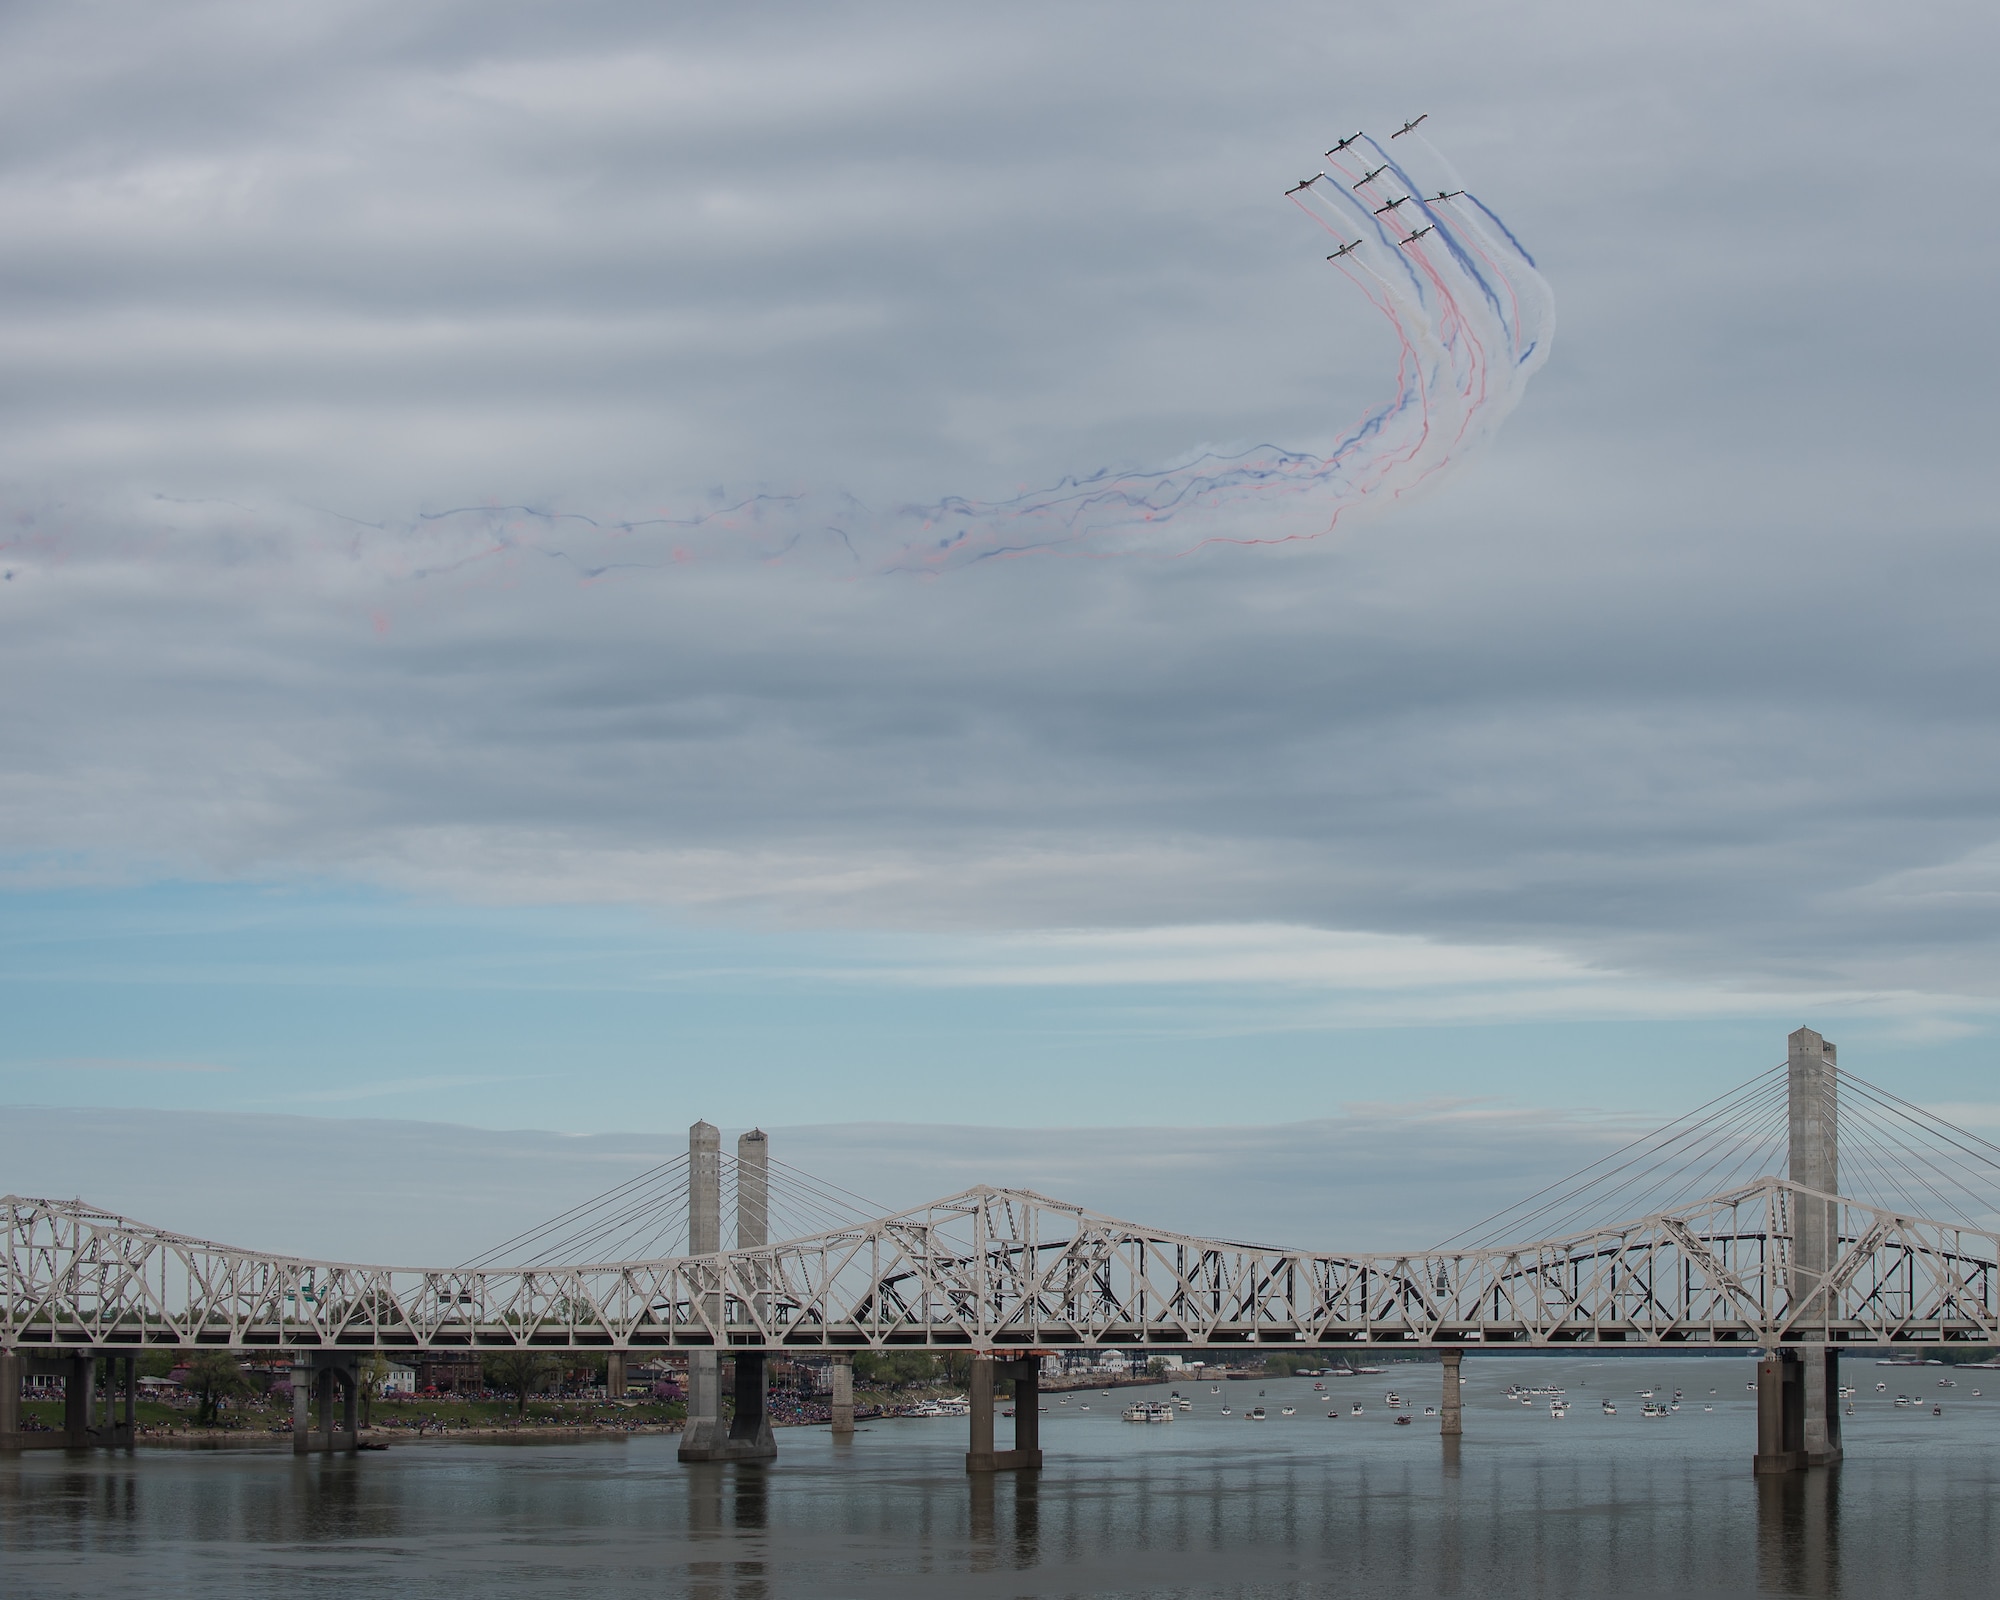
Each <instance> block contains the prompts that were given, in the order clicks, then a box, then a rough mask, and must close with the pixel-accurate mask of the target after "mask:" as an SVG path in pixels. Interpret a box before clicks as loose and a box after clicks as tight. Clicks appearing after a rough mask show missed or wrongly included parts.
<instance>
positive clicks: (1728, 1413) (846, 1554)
mask: <svg viewBox="0 0 2000 1600" xmlns="http://www.w3.org/2000/svg"><path fill="white" fill-rule="evenodd" d="M1466 1372H1467V1375H1468V1381H1467V1384H1466V1390H1465V1398H1466V1438H1465V1440H1464V1442H1463V1444H1462V1445H1461V1446H1460V1447H1459V1449H1458V1451H1457V1452H1456V1454H1455V1456H1453V1455H1448V1454H1447V1451H1446V1446H1445V1445H1444V1443H1443V1441H1441V1440H1440V1439H1439V1438H1438V1436H1437V1432H1436V1422H1435V1419H1430V1420H1428V1421H1427V1420H1425V1419H1423V1418H1422V1417H1421V1416H1420V1417H1419V1420H1418V1421H1417V1423H1416V1425H1415V1426H1413V1427H1407V1428H1398V1427H1395V1426H1393V1425H1392V1423H1391V1421H1390V1417H1391V1413H1390V1412H1389V1411H1388V1410H1387V1409H1386V1408H1385V1407H1384V1406H1383V1404H1382V1396H1383V1393H1384V1391H1385V1389H1386V1388H1388V1387H1390V1386H1391V1385H1394V1386H1396V1387H1398V1388H1400V1389H1401V1390H1402V1392H1403V1393H1404V1394H1405V1396H1406V1397H1408V1398H1410V1399H1412V1400H1414V1401H1415V1402H1416V1403H1417V1405H1418V1407H1419V1409H1421V1407H1422V1406H1423V1405H1425V1404H1435V1403H1436V1402H1437V1398H1438V1397H1437V1392H1436V1391H1437V1386H1438V1381H1439V1369H1438V1368H1437V1367H1434V1366H1433V1367H1405V1368H1400V1369H1395V1368H1392V1369H1390V1370H1389V1371H1388V1372H1385V1374H1384V1375H1383V1376H1382V1377H1379V1378H1347V1379H1331V1378H1330V1379H1327V1380H1326V1383H1327V1387H1328V1392H1329V1394H1330V1395H1332V1396H1334V1397H1337V1398H1338V1400H1339V1401H1340V1409H1341V1411H1342V1413H1343V1414H1342V1416H1341V1418H1340V1419H1339V1420H1338V1421H1328V1420H1327V1416H1326V1412H1327V1408H1328V1402H1327V1400H1326V1399H1325V1398H1319V1399H1317V1400H1316V1399H1315V1396H1314V1394H1313V1391H1312V1388H1311V1384H1310V1381H1309V1380H1305V1379H1295V1380H1289V1381H1283V1382H1279V1381H1269V1382H1264V1383H1261V1384H1259V1383H1254V1382H1249V1383H1246V1382H1236V1383H1229V1384H1225V1385H1223V1389H1224V1393H1223V1394H1222V1395H1220V1396H1215V1395H1211V1394H1210V1393H1209V1392H1208V1385H1206V1384H1199V1385H1182V1386H1181V1387H1182V1392H1183V1393H1191V1394H1192V1395H1193V1397H1194V1399H1195V1402H1196V1410H1195V1411H1194V1412H1192V1413H1183V1414H1182V1415H1181V1418H1180V1420H1179V1421H1177V1422H1175V1423H1174V1424H1172V1425H1171V1426H1165V1427H1162V1426H1153V1427H1141V1426H1137V1425H1133V1424H1128V1423H1123V1422H1120V1421H1119V1420H1118V1407H1119V1405H1120V1404H1122V1403H1123V1402H1124V1401H1125V1400H1127V1399H1129V1398H1130V1397H1131V1396H1133V1395H1135V1394H1144V1393H1152V1392H1157V1393H1159V1394H1161V1395H1164V1393H1165V1388H1164V1387H1162V1388H1161V1389H1160V1390H1158V1391H1136V1390H1120V1391H1119V1394H1118V1397H1117V1399H1116V1400H1115V1401H1114V1400H1112V1399H1107V1398H1106V1397H1105V1396H1104V1395H1102V1394H1101V1393H1092V1394H1088V1395H1084V1396H1080V1397H1077V1398H1074V1399H1072V1400H1071V1402H1070V1403H1069V1404H1068V1405H1058V1404H1056V1402H1055V1397H1050V1398H1049V1414H1048V1416H1047V1417H1045V1418H1044V1420H1043V1446H1044V1449H1045V1451H1046V1452H1047V1456H1048V1461H1049V1465H1048V1467H1047V1468H1046V1469H1045V1470H1044V1471H1043V1472H1042V1473H1041V1474H1040V1477H1039V1481H1037V1480H1036V1478H1035V1477H1034V1476H1033V1475H1029V1474H1022V1475H1019V1476H1018V1477H1017V1476H1016V1475H1014V1474H1001V1475H999V1476H998V1477H997V1479H988V1480H983V1481H982V1480H968V1479H967V1477H966V1475H965V1473H964V1470H963V1459H962V1457H963V1452H964V1449H965V1430H966V1424H965V1422H964V1421H963V1419H956V1420H940V1421H923V1422H918V1421H906V1422H888V1423H877V1424H875V1425H873V1426H872V1427H871V1428H868V1429H867V1430H866V1431H863V1432H862V1433H861V1434H860V1435H859V1436H858V1437H857V1438H856V1439H855V1441H854V1442H853V1444H852V1445H844V1446H835V1445H834V1443H833V1441H832V1440H831V1438H830V1437H829V1436H828V1434H827V1433H826V1431H825V1430H824V1429H791V1430H786V1431H783V1432H781V1433H780V1434H779V1436H778V1437H779V1449H780V1452H781V1455H780V1460H779V1462H778V1464H777V1465H776V1466H775V1467H772V1468H761V1469H760V1468H747V1467H699V1468H687V1467H682V1466H680V1465H679V1464H678V1463H677V1462H676V1461H675V1460H674V1447H675V1442H676V1441H675V1440H674V1439H673V1438H671V1437H648V1438H634V1439H625V1440H602V1441H600V1440H589V1441H580V1442H577V1443H574V1444H554V1443H550V1444H542V1443H534V1444H522V1445H454V1444H449V1443H441V1444H418V1443H414V1442H413V1443H410V1444H407V1445H399V1446H398V1447H396V1448H395V1449H393V1450H391V1451H390V1452H389V1453H387V1454H378V1455H369V1456H362V1457H360V1458H358V1459H353V1458H350V1459H333V1460H326V1459H320V1458H313V1459H310V1460H308V1461H306V1462H295V1461H294V1460H293V1458H292V1457H291V1456H290V1455H289V1454H277V1453H269V1452H264V1451H261V1450H260V1451H256V1452H244V1451H202V1452H192V1451H172V1450H148V1451H140V1452H137V1453H136V1454H128V1455H124V1456H112V1455H109V1454H99V1455H94V1456H74V1457H68V1456H64V1455H62V1454H60V1453H55V1452H51V1453H47V1454H35V1455H28V1456H23V1457H21V1458H19V1459H18V1460H7V1461H0V1553H4V1574H0V1580H3V1581H0V1590H4V1592H5V1593H6V1594H7V1595H8V1596H9V1597H37V1600H39V1597H41V1596H67V1595H77V1596H84V1595H89V1596H93V1597H98V1596H118V1595H134V1596H137V1595H145V1596H148V1597H179V1596H201V1597H204V1600H209V1597H236V1596H258V1597H263V1596H270V1595H278V1594H283V1595H288V1596H320V1595H343V1596H344V1595H362V1594H365V1595H369V1596H383V1597H405V1596H432V1595H437V1596H443V1595H452V1596H463V1595H477V1596H482V1597H484V1596H515V1595H520V1596H529V1595H533V1596H537V1597H546V1596H569V1595H575V1596H588V1597H590V1600H612V1597H623V1596H637V1595H645V1596H680V1595H688V1596H702V1597H713V1600H724V1597H744V1600H753V1597H754V1600H764V1597H770V1600H780V1597H785V1600H789V1597H794V1596H796V1597H801V1600H805V1597H811V1600H840V1597H843V1596H853V1597H864V1596H865V1597H875V1596H883V1597H902V1596H933V1595H935V1596H952V1597H959V1596H964V1597H973V1600H978V1597H987V1596H991V1597H995V1600H1000V1597H1014V1596H1043V1595H1050V1596H1055V1595H1077V1596H1086V1595H1132V1596H1137V1595H1146V1596H1196V1595H1200V1596H1211V1595H1214V1596H1243V1597H1250V1596H1257V1597H1263V1596H1309V1595H1310V1596H1317V1595H1347V1594H1355V1595H1366V1596H1369V1597H1378V1596H1401V1595H1426V1596H1430V1595H1476V1596H1480V1597H1509V1596H1530V1595H1533V1596H1541V1595H1552V1596H1570V1595H1574V1596H1579V1597H1588V1600H1603V1597H1607V1596H1614V1595H1617V1596H1626V1595H1661V1596H1669V1595H1671V1596H1690V1595H1744V1596H1749V1595H1845V1596H1878V1595H1897V1596H1901V1595H1905V1594H1908V1595H1910V1596H1912V1597H1919V1596H1920V1597H1922V1600H1955V1597H1958V1596H1968V1597H1969V1596H1978V1597H1981V1600H1988V1597H1991V1596H1992V1595H1994V1594H1995V1593H1996V1592H2000V1382H1995V1381H1993V1380H1996V1379H2000V1373H1982V1374H1976V1375H1975V1374H1969V1373H1960V1374H1957V1375H1956V1377H1957V1387H1956V1388H1954V1389H1949V1390H1946V1389H1939V1388H1938V1387H1937V1386H1936V1385H1937V1378H1938V1376H1939V1375H1940V1369H1938V1368H1935V1367H1931V1368H1918V1369H1908V1368H1904V1369H1891V1368H1877V1367H1875V1366H1873V1365H1871V1364H1868V1363H1864V1362H1849V1363H1848V1364H1847V1366H1846V1367H1845V1369H1844V1376H1845V1378H1846V1380H1847V1381H1849V1382H1851V1383H1855V1384H1857V1385H1858V1387H1859V1388H1860V1389H1861V1398H1860V1399H1859V1400H1858V1401H1857V1402H1856V1411H1857V1414H1856V1415H1855V1416H1854V1417H1853V1418H1851V1419H1848V1420H1847V1423H1846V1426H1847V1444H1848V1461H1847V1463H1846V1464H1845V1465H1844V1466H1842V1467H1841V1468H1839V1469H1838V1470H1837V1471H1833V1472H1816V1473H1811V1474H1805V1475H1802V1476H1801V1477H1798V1478H1794V1479H1791V1480H1786V1481H1778V1482H1772V1481H1768V1480H1767V1481H1766V1482H1764V1483H1761V1484H1760V1483H1758V1482H1756V1481H1753V1480H1752V1478H1751V1476H1750V1471H1749V1466H1750V1453H1751V1450H1752V1448H1753V1445H1754V1418H1753V1412H1752V1406H1751V1399H1752V1397H1751V1395H1750V1393H1749V1391H1747V1390H1746V1389H1745V1387H1744V1384H1745V1382H1746V1380H1747V1379H1748V1378H1749V1376H1750V1374H1751V1364H1750V1362H1748V1361H1747V1360H1741V1361H1739V1360H1733V1359H1732V1360H1690V1359H1672V1358H1642V1359H1625V1360H1599V1361H1590V1360H1564V1361H1554V1360H1524V1359H1519V1358H1515V1359H1508V1358H1496V1357H1473V1358H1471V1359H1469V1360H1468V1361H1467V1362H1466ZM1982 1380H1984V1381H1983V1382H1982ZM1878 1381H1886V1382H1887V1383H1888V1384H1889V1395H1890V1396H1893V1395H1894V1394H1896V1393H1897V1392H1898V1391H1901V1392H1904V1393H1911V1394H1914V1393H1918V1392H1921V1393H1922V1394H1923V1395H1924V1397H1925V1402H1926V1404H1925V1407H1924V1409H1923V1410H1922V1411H1921V1412H1914V1411H1909V1410H1902V1411H1899V1410H1896V1409H1894V1408H1893V1406H1892V1405H1891V1404H1890V1403H1889V1400H1888V1398H1886V1397H1881V1396H1877V1395H1876V1394H1875V1392H1874V1385H1875V1383H1876V1382H1878ZM1548 1382H1554V1383H1561V1384H1564V1385H1566V1386H1567V1387H1568V1388H1569V1390H1570V1394H1571V1399H1572V1402H1573V1409H1572V1411H1571V1414H1570V1417H1569V1419H1568V1420H1567V1421H1564V1422H1554V1421H1551V1420H1550V1418H1549V1416H1548V1411H1547V1407H1546V1405H1545V1404H1537V1405H1535V1406H1533V1407H1525V1406H1521V1405H1519V1404H1516V1403H1514V1402H1512V1401H1509V1400H1507V1399H1506V1398H1505V1397H1504V1394H1503V1391H1504V1389H1505V1388H1506V1386H1507V1385H1508V1384H1510V1383H1548ZM1975 1383H1977V1384H1979V1385H1980V1386H1981V1387H1982V1388H1985V1389H1986V1391H1987V1392H1986V1394H1985V1395H1984V1396H1982V1397H1980V1398H1977V1399H1975V1398H1973V1396H1972V1388H1973V1386H1974V1384H1975ZM1649 1385H1661V1386H1664V1389H1665V1391H1666V1392H1667V1393H1671V1392H1672V1390H1673V1389H1675V1388H1680V1389H1682V1390H1684V1391H1685V1398H1684V1399H1683V1402H1682V1408H1681V1411H1680V1412H1679V1414H1678V1415H1676V1416H1674V1417H1671V1418H1668V1419H1666V1420H1664V1421H1645V1420H1642V1419H1641V1418H1640V1416H1639V1408H1640V1401H1639V1399H1638V1397H1637V1394H1636V1391H1637V1390H1640V1389H1643V1388H1646V1387H1648V1386H1649ZM1260 1388H1261V1389H1263V1390H1265V1391H1267V1393H1266V1394H1265V1395H1264V1396H1263V1398H1262V1403H1263V1404H1264V1405H1265V1406H1266V1407H1267V1408H1268V1409H1269V1410H1270V1412H1271V1416H1270V1420H1268V1421H1266V1422H1263V1423H1261V1424H1259V1423H1250V1422H1247V1421H1245V1420H1244V1418H1243V1416H1242V1412H1243V1411H1244V1410H1245V1409H1246V1408H1247V1407H1248V1406H1250V1405H1253V1404H1256V1403H1258V1394H1257V1391H1258V1390H1259V1389H1260ZM1710 1389H1714V1390H1716V1391H1717V1393H1716V1394H1715V1395H1714V1396H1713V1397H1711V1396H1710V1395H1709V1393H1708V1391H1709V1390H1710ZM1607 1395H1608V1396H1610V1397H1611V1398H1613V1399H1614V1400H1615V1401H1616V1403H1617V1405H1618V1415H1617V1416H1616V1417H1615V1418H1608V1417H1605V1416H1603V1415H1601V1413H1600V1411H1599V1401H1600V1399H1601V1398H1603V1397H1605V1396H1607ZM1940 1399H1941V1400H1942V1402H1943V1404H1944V1407H1945V1415H1944V1416H1943V1417H1942V1418H1933V1417H1932V1416H1931V1415H1930V1411H1929V1405H1930V1403H1931V1402H1933V1401H1937V1400H1940ZM1356 1400H1359V1401H1360V1402H1361V1404H1362V1406H1363V1407H1364V1411H1363V1414H1362V1415H1361V1416H1359V1417H1354V1416H1351V1415H1348V1414H1347V1413H1348V1411H1349V1408H1350V1407H1351V1406H1352V1405H1353V1403H1354V1402H1355V1401H1356ZM1086 1403H1087V1404H1088V1405H1089V1406H1090V1407H1091V1409H1090V1410H1089V1411H1088V1412H1085V1411H1084V1410H1082V1409H1081V1408H1082V1406H1083V1405H1084V1404H1086ZM1225 1403H1227V1404H1229V1405H1230V1406H1231V1407H1232V1408H1233V1409H1234V1410H1235V1411H1236V1413H1237V1415H1236V1416H1234V1417H1230V1418H1224V1417H1221V1416H1220V1415H1219V1414H1218V1412H1219V1409H1220V1407H1221V1406H1222V1405H1223V1404H1225ZM1284 1404H1295V1405H1296V1406H1297V1407H1298V1414H1297V1415H1296V1416H1293V1417H1280V1416H1279V1415H1278V1410H1279V1407H1280V1406H1281V1405H1284ZM1708 1405H1712V1406H1714V1408H1715V1409H1714V1411H1713V1412H1705V1411H1704V1410H1703V1409H1702V1408H1703V1407H1704V1406H1708ZM1007 1426H1008V1425H1007V1424H1006V1423H1005V1422H1004V1421H1003V1422H1002V1423H1001V1424H1000V1430H1001V1438H1002V1442H1003V1443H1004V1441H1005V1438H1006V1428H1007Z"/></svg>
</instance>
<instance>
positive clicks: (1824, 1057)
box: [1755, 1028, 1842, 1473]
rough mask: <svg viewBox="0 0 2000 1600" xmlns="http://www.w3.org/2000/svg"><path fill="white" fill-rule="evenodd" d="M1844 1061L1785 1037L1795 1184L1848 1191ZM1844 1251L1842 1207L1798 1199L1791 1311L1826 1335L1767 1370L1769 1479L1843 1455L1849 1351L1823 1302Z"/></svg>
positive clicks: (1762, 1404) (1762, 1394) (1823, 1042)
mask: <svg viewBox="0 0 2000 1600" xmlns="http://www.w3.org/2000/svg"><path fill="white" fill-rule="evenodd" d="M1838 1060H1839V1056H1838V1052H1837V1051H1836V1050H1835V1048H1834V1044H1833V1041H1832V1040H1831V1039H1826V1038H1823V1037H1822V1036H1821V1035H1819V1034H1817V1033H1815V1032H1814V1031H1813V1030H1812V1029H1811V1028H1799V1029H1797V1030H1796V1031H1794V1032H1793V1033H1792V1034H1791V1035H1789V1036H1788V1037H1787V1038H1786V1040H1785V1077H1786V1113H1787V1135H1788V1138H1787V1146H1788V1148H1787V1152H1786V1164H1787V1170H1788V1171H1789V1173H1790V1175H1791V1179H1792V1181H1793V1182H1794V1183H1802V1184H1804V1185H1805V1186H1806V1187H1807V1188H1810V1189H1817V1190H1819V1191H1821V1193H1824V1194H1838V1193H1839V1192H1840V1074H1839V1067H1838ZM1840 1248H1841V1239H1840V1206H1839V1204H1838V1203H1837V1202H1835V1201H1831V1200H1819V1199H1814V1198H1811V1197H1809V1196H1806V1195H1800V1194H1794V1195H1793V1196H1792V1261H1791V1274H1790V1281H1789V1285H1788V1288H1789V1292H1790V1306H1789V1308H1788V1309H1789V1311H1790V1312H1791V1314H1792V1315H1793V1316H1794V1318H1796V1319H1797V1321H1798V1322H1799V1323H1803V1324H1805V1325H1807V1326H1811V1325H1812V1324H1813V1323H1814V1322H1815V1321H1816V1322H1817V1324H1818V1332H1819V1333H1820V1337H1819V1338H1818V1339H1817V1340H1813V1341H1812V1342H1810V1343H1804V1344H1801V1345H1799V1346H1797V1347H1796V1348H1795V1349H1787V1350H1784V1351H1773V1352H1772V1353H1771V1357H1770V1358H1767V1360H1766V1361H1764V1362H1761V1363H1759V1365H1758V1369H1757V1457H1756V1462H1755V1470H1756V1471H1758V1472H1760V1473H1772V1472H1792V1471H1797V1470H1798V1469H1799V1468H1801V1467H1826V1466H1832V1465H1833V1464H1834V1463H1835V1462H1837V1461H1839V1460H1840V1458H1841V1454H1842V1450H1841V1443H1840V1352H1839V1350H1837V1349H1836V1348H1834V1347H1833V1346H1832V1345H1829V1344H1828V1343H1827V1342H1826V1339H1825V1331H1826V1324H1827V1322H1828V1320H1829V1319H1830V1316H1831V1308H1830V1307H1829V1306H1828V1305H1827V1303H1826V1301H1825V1299H1824V1298H1822V1295H1823V1286H1824V1285H1825V1283H1826V1280H1827V1278H1828V1276H1829V1275H1830V1274H1831V1273H1832V1271H1833V1269H1834V1266H1835V1265H1836V1264H1837V1263H1838V1262H1839V1260H1840ZM1815 1310H1816V1311H1817V1317H1816V1318H1815V1317H1814V1316H1813V1314H1812V1313H1813V1312H1814V1311H1815ZM1801 1313H1803V1315H1802V1314H1801ZM1774 1361H1775V1362H1776V1365H1773V1362H1774ZM1767 1367H1769V1368H1770V1376H1769V1378H1768V1379H1767V1377H1766V1368H1767ZM1767 1389H1769V1391H1770V1396H1769V1399H1768V1401H1767V1398H1766V1390H1767ZM1767 1409H1768V1410H1769V1412H1770V1421H1769V1422H1768V1424H1767V1422H1766V1416H1765V1414H1766V1411H1767Z"/></svg>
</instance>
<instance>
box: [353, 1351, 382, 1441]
mask: <svg viewBox="0 0 2000 1600" xmlns="http://www.w3.org/2000/svg"><path fill="white" fill-rule="evenodd" d="M359 1372H360V1378H361V1385H360V1387H361V1426H362V1427H364V1428H372V1427H373V1426H374V1425H375V1397H376V1396H377V1395H378V1394H380V1393H381V1392H382V1385H383V1383H384V1382H386V1381H387V1379H388V1377H389V1358H388V1357H387V1356H385V1355H384V1354H382V1352H381V1351H380V1350H371V1351H370V1352H369V1353H368V1354H367V1355H366V1356H364V1357H362V1359H361V1362H360V1367H359Z"/></svg>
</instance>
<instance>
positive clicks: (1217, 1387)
mask: <svg viewBox="0 0 2000 1600" xmlns="http://www.w3.org/2000/svg"><path fill="white" fill-rule="evenodd" d="M1208 1392H1209V1393H1210V1394H1221V1393H1222V1385H1221V1384H1219V1383H1211V1384H1210V1385H1209V1386H1208Z"/></svg>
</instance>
